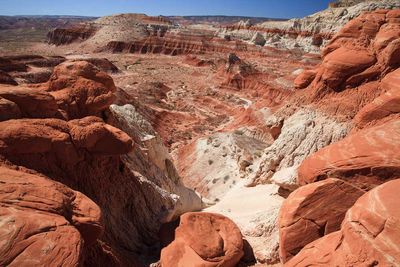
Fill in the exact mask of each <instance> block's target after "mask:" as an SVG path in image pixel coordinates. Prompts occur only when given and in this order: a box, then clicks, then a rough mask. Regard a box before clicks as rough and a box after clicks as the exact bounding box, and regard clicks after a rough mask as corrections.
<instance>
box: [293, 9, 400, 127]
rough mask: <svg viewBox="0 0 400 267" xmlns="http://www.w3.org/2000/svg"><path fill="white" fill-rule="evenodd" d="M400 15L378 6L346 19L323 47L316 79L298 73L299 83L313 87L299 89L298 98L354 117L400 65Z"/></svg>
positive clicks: (346, 117)
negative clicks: (380, 8) (354, 17)
mask: <svg viewBox="0 0 400 267" xmlns="http://www.w3.org/2000/svg"><path fill="white" fill-rule="evenodd" d="M399 16H400V14H399V13H398V11H397V10H377V11H374V12H369V13H368V12H367V13H364V14H362V15H360V16H359V17H357V18H356V19H353V20H352V21H350V22H349V23H348V24H346V26H345V27H344V28H343V29H342V30H341V31H340V32H339V33H338V34H336V35H335V36H334V37H333V39H332V41H331V42H330V43H329V44H328V45H327V46H326V48H325V49H324V50H323V52H322V57H323V61H322V63H321V65H320V66H318V67H317V68H316V69H315V70H314V72H315V73H316V74H315V78H314V79H313V81H312V82H311V83H310V84H309V80H308V78H309V77H308V73H303V74H301V75H300V76H299V77H298V78H297V79H296V83H295V85H296V86H297V87H298V88H303V87H307V85H308V87H307V88H306V89H305V90H302V91H299V92H296V96H295V97H293V98H292V102H295V103H296V104H295V105H301V106H303V105H305V104H310V105H311V106H313V107H314V108H316V109H318V110H319V111H321V112H323V113H325V114H328V115H330V116H335V117H336V118H338V119H340V120H346V121H348V120H350V119H353V118H354V116H355V115H356V114H357V113H358V112H359V111H360V109H361V108H363V106H365V105H367V104H368V103H370V102H372V100H374V99H375V98H376V97H377V96H379V95H381V94H382V93H383V92H384V91H385V90H387V89H386V88H385V89H384V86H382V85H381V81H382V80H383V79H384V77H385V76H386V75H388V74H389V73H390V72H392V71H394V70H396V69H397V68H398V67H399V66H400V65H399V63H398V62H400V61H399V59H398V57H399V56H398V55H397V53H398V52H396V51H398V50H399V49H400V43H399V42H398V41H397V40H398V38H399V34H400V33H399V32H400V23H399V21H398V18H399ZM311 77H312V76H311ZM310 80H311V78H310ZM337 103H340V105H338V104H337Z"/></svg>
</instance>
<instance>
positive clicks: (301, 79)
mask: <svg viewBox="0 0 400 267" xmlns="http://www.w3.org/2000/svg"><path fill="white" fill-rule="evenodd" d="M315 75H316V72H315V71H314V70H305V71H303V72H302V73H301V74H300V75H299V76H297V77H296V79H295V80H294V82H293V83H294V87H295V88H296V89H303V88H306V87H307V86H308V85H310V83H311V82H312V81H313V80H314V79H315Z"/></svg>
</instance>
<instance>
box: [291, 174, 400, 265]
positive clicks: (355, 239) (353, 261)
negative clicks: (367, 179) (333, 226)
mask: <svg viewBox="0 0 400 267" xmlns="http://www.w3.org/2000/svg"><path fill="white" fill-rule="evenodd" d="M399 188H400V180H399V179H397V180H394V181H389V182H387V183H385V184H383V185H380V186H378V187H376V188H375V189H373V190H371V191H370V192H368V193H366V194H364V195H363V196H362V197H360V198H359V199H358V200H357V202H356V203H355V204H354V206H353V207H352V208H351V209H349V210H348V211H347V213H346V217H345V218H344V220H343V223H342V226H341V229H340V231H337V232H334V233H331V234H329V235H327V236H324V237H323V238H320V239H318V240H316V241H314V242H312V243H310V244H308V245H307V246H305V247H304V248H303V249H302V250H301V251H300V253H299V254H297V255H296V256H295V257H294V258H292V259H291V260H290V261H289V262H288V263H286V265H285V266H288V267H290V266H397V265H398V263H399V262H400V235H399V233H400V209H399V208H398V203H399V201H400V191H399Z"/></svg>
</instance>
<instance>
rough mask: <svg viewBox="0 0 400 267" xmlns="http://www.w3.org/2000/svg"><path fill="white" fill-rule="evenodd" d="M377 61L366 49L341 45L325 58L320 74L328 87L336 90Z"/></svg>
mask: <svg viewBox="0 0 400 267" xmlns="http://www.w3.org/2000/svg"><path fill="white" fill-rule="evenodd" d="M375 62H376V58H375V56H374V55H373V54H372V53H370V52H369V51H368V50H366V49H350V48H346V47H340V48H338V49H336V50H334V51H333V52H331V53H330V54H328V55H327V56H326V57H325V58H324V61H323V63H322V65H321V71H320V72H319V75H321V80H322V81H324V83H325V84H326V85H327V86H328V87H330V88H333V89H335V90H336V89H337V88H341V86H342V83H343V82H344V81H346V79H348V78H349V77H351V76H352V75H354V74H356V73H360V72H362V71H363V70H365V69H367V68H368V67H370V66H372V65H373V64H374V63H375Z"/></svg>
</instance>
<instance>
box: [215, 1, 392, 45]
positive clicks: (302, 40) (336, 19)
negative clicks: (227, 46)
mask: <svg viewBox="0 0 400 267" xmlns="http://www.w3.org/2000/svg"><path fill="white" fill-rule="evenodd" d="M354 4H355V5H353V4H346V5H344V6H334V7H333V8H329V9H326V10H323V11H321V12H318V13H315V14H313V15H310V16H307V17H304V18H300V19H297V18H296V19H291V20H288V21H266V22H263V23H259V24H255V25H251V24H250V25H245V24H243V23H242V24H237V25H233V26H230V27H226V28H224V29H222V30H220V31H219V35H220V36H226V35H228V36H231V37H233V38H236V39H240V40H245V41H249V42H250V41H251V40H252V38H254V37H255V36H256V35H260V34H261V35H262V36H263V38H264V39H265V45H266V46H273V47H278V48H286V49H296V48H297V49H298V48H300V49H303V50H305V51H306V52H319V51H320V48H321V47H324V46H325V45H326V44H327V43H328V42H329V41H330V39H332V37H333V36H334V34H335V33H337V32H338V31H339V30H340V29H341V28H342V27H343V26H344V25H345V24H346V23H348V22H349V21H350V20H352V19H353V18H355V17H357V16H359V15H360V14H361V13H362V12H364V11H373V10H378V9H398V8H400V3H399V2H398V1H396V0H384V1H361V2H360V3H358V2H357V3H356V2H354Z"/></svg>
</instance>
